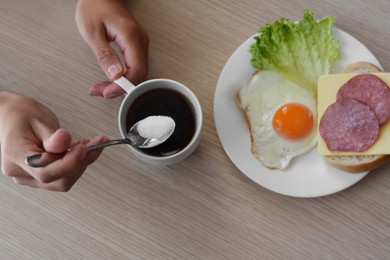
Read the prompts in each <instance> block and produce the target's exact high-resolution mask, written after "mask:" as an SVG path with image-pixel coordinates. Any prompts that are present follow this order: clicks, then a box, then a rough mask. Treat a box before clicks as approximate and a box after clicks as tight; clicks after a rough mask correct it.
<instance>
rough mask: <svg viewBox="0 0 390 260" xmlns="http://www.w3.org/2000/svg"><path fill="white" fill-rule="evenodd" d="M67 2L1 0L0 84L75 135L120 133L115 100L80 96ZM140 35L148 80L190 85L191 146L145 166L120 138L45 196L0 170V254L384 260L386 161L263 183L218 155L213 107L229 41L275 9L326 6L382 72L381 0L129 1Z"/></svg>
mask: <svg viewBox="0 0 390 260" xmlns="http://www.w3.org/2000/svg"><path fill="white" fill-rule="evenodd" d="M75 7H76V0H68V1H61V0H51V1H45V0H18V1H14V0H1V1H0V17H1V22H0V90H13V91H17V92H20V93H22V94H25V95H30V96H33V97H34V98H36V99H38V100H39V101H41V102H42V103H44V104H45V105H47V106H48V107H50V108H51V109H52V110H53V111H54V112H55V113H56V114H57V115H58V117H59V118H60V120H61V123H62V126H63V127H64V128H66V129H68V130H69V131H71V133H72V135H73V136H74V138H79V137H89V136H95V135H97V134H105V135H107V136H109V137H111V138H116V137H118V136H119V130H118V125H117V113H118V110H119V106H120V103H121V101H122V98H117V99H115V100H104V99H102V98H97V97H90V96H89V95H88V87H89V86H90V85H91V84H92V83H94V82H97V81H100V80H104V79H105V76H104V75H103V73H102V72H101V70H100V67H99V66H98V64H97V62H96V60H95V57H94V55H93V53H92V51H91V50H90V49H89V47H88V46H87V45H86V44H85V42H84V41H83V39H82V38H81V36H80V35H79V33H78V31H77V28H76V24H75V19H74V12H75ZM128 7H129V8H130V9H131V10H132V12H133V14H134V15H135V17H136V18H137V19H138V20H139V22H140V23H141V24H142V25H143V26H144V27H145V28H146V29H147V31H148V32H149V37H150V60H151V68H150V75H149V77H150V78H158V77H164V78H172V79H175V80H177V81H180V82H182V83H184V84H185V85H187V86H189V87H190V88H191V89H192V90H193V91H194V93H195V94H196V95H197V96H198V98H199V99H200V102H201V105H202V107H203V111H204V126H203V136H202V140H201V143H200V145H199V147H198V149H197V150H196V151H195V152H194V153H193V154H192V155H191V156H190V157H189V158H188V159H186V160H185V161H183V162H182V163H179V164H177V165H173V166H167V167H157V166H151V165H146V164H145V163H143V162H141V161H139V160H138V159H136V158H135V157H134V156H132V155H131V154H130V152H129V150H128V148H127V147H125V146H116V147H111V148H108V149H106V150H105V151H104V153H103V154H102V156H101V157H100V158H99V160H98V161H97V162H96V163H94V164H93V165H92V166H91V167H90V168H89V169H88V170H87V172H86V173H85V174H84V175H83V177H82V178H81V179H80V180H79V181H78V183H77V184H76V185H75V186H74V187H73V189H72V190H71V191H70V192H68V193H55V192H47V191H43V190H37V189H31V188H27V187H23V186H18V185H16V184H14V183H13V182H12V180H11V179H9V178H7V177H5V176H3V175H1V176H0V259H389V258H390V246H389V245H390V220H389V215H390V200H389V197H390V175H389V173H388V172H389V170H390V166H385V167H383V168H381V169H379V170H376V171H374V172H371V173H369V174H368V175H367V176H366V177H365V178H364V179H363V180H361V181H360V182H358V183H357V184H355V185H353V186H352V187H350V188H348V189H346V190H344V191H341V192H339V193H336V194H333V195H330V196H325V197H319V198H312V199H302V198H293V197H287V196H283V195H280V194H277V193H274V192H271V191H269V190H267V189H265V188H263V187H261V186H259V185H257V184H255V183H254V182H252V181H251V180H249V179H248V178H247V177H246V176H245V175H244V174H243V173H241V172H240V171H239V170H238V169H237V168H236V167H235V165H234V164H233V163H232V162H231V161H230V159H229V158H228V156H227V155H226V154H225V152H224V150H223V148H222V146H221V144H220V141H219V139H218V136H217V133H216V129H215V125H214V117H213V101H214V92H215V88H216V84H217V80H218V77H219V74H220V72H221V70H222V68H223V66H224V64H225V63H226V61H227V59H228V58H229V57H230V55H231V54H232V53H233V52H234V50H235V49H236V48H237V47H238V46H239V45H240V44H241V43H242V42H243V41H245V40H246V39H248V37H250V36H251V35H253V34H254V33H255V32H256V31H257V30H258V28H259V27H261V26H262V25H264V24H266V23H268V22H272V21H274V20H276V19H278V18H280V17H282V16H283V17H286V18H289V19H293V20H299V19H300V18H301V17H302V14H303V10H304V9H305V8H308V9H310V10H312V11H314V12H315V13H316V14H317V16H318V17H322V16H324V15H334V16H335V17H336V26H337V27H339V28H341V29H342V30H345V31H347V32H348V33H350V34H351V35H353V36H354V37H356V38H357V39H359V41H361V42H362V43H363V44H365V45H366V46H367V47H368V48H369V49H370V50H371V51H372V52H373V54H374V55H375V56H376V57H377V58H378V59H379V61H380V62H381V64H382V66H383V67H384V69H385V70H386V71H390V47H389V43H390V34H389V32H390V23H389V19H388V12H389V10H390V2H389V1H387V0H372V1H363V0H355V1H341V0H326V1H304V0H297V1H288V0H275V1H263V0H257V1H256V0H241V1H232V0H207V1H206V0H197V1H184V0H182V1H180V0H134V1H128Z"/></svg>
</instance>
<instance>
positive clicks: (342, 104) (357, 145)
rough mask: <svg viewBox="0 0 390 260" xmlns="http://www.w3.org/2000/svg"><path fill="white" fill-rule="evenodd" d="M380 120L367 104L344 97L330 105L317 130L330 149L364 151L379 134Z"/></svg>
mask: <svg viewBox="0 0 390 260" xmlns="http://www.w3.org/2000/svg"><path fill="white" fill-rule="evenodd" d="M379 128H380V126H379V122H378V119H377V117H376V115H375V113H374V111H373V110H372V109H371V108H370V106H368V105H367V104H365V103H363V102H360V101H358V100H356V99H351V98H343V99H339V100H337V102H336V103H333V104H332V105H330V106H329V107H328V108H327V110H326V111H325V113H324V115H323V116H322V118H321V121H320V125H319V131H320V135H321V136H322V138H323V139H324V140H325V142H326V144H327V146H328V149H329V150H330V151H344V152H363V151H366V150H367V149H368V148H370V147H371V146H372V145H373V144H374V143H375V141H376V139H377V138H378V135H379Z"/></svg>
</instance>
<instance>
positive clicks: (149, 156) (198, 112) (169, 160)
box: [115, 77, 203, 165]
mask: <svg viewBox="0 0 390 260" xmlns="http://www.w3.org/2000/svg"><path fill="white" fill-rule="evenodd" d="M115 83H116V84H118V85H119V86H120V87H122V88H123V89H124V90H125V91H126V93H127V94H126V96H125V98H124V100H123V101H122V104H121V106H120V109H119V115H118V125H119V130H120V133H121V135H122V137H123V138H125V137H126V135H127V132H128V130H129V128H130V127H131V125H132V124H133V123H135V122H128V120H129V119H128V114H132V116H131V118H132V119H134V118H136V117H139V116H143V115H137V114H134V113H137V111H140V110H142V107H143V106H145V107H147V106H151V105H152V106H153V105H154V103H153V104H150V103H149V104H144V103H142V101H141V100H140V99H141V98H144V97H145V95H146V96H147V95H148V93H151V91H154V92H155V93H157V92H156V91H161V90H162V89H164V90H166V92H171V91H174V92H176V93H179V94H181V96H183V97H184V99H183V100H186V103H187V104H188V105H187V106H188V108H189V110H191V112H192V116H193V120H194V129H192V131H193V134H190V135H191V137H190V136H188V140H187V141H186V142H185V143H187V142H188V143H187V144H186V145H185V146H184V147H181V148H178V149H177V150H174V151H171V152H168V153H165V154H164V153H163V154H159V155H156V154H154V153H150V151H155V150H156V149H157V150H158V149H160V147H161V148H165V147H164V145H165V146H166V147H167V146H168V145H171V146H175V145H173V143H174V142H173V141H171V138H173V139H172V140H175V138H176V137H175V134H176V131H179V130H180V127H181V125H183V123H182V122H176V121H175V123H176V127H175V132H174V133H173V134H172V136H171V137H170V138H169V139H168V140H167V141H166V142H165V143H163V144H161V145H159V146H157V147H155V148H149V149H139V148H136V147H133V146H131V145H128V146H129V148H130V150H131V151H132V152H133V154H134V155H135V156H136V157H137V158H139V159H141V160H142V161H145V162H147V163H150V164H154V165H169V164H174V163H178V162H180V161H182V160H184V159H185V158H187V157H188V156H189V155H190V154H191V153H192V152H193V151H194V150H195V149H196V147H197V146H198V144H199V142H200V137H201V132H202V123H203V114H202V108H201V106H200V103H199V100H198V99H197V97H196V96H195V94H194V93H193V92H192V91H191V90H190V89H189V88H188V87H186V86H185V85H183V84H181V83H179V82H177V81H174V80H170V79H152V80H148V81H145V82H143V83H141V84H139V85H138V86H136V87H135V86H134V85H133V84H132V83H131V82H129V81H128V80H127V79H126V78H124V77H121V78H119V79H117V80H115ZM159 93H160V92H159ZM160 94H161V93H160ZM156 95H157V94H156ZM141 96H142V97H141ZM163 99H164V97H163V96H161V100H163ZM173 103H174V102H173ZM135 105H137V106H138V108H140V109H138V108H135V109H134V106H135ZM165 105H169V104H165ZM157 107H158V106H157V105H156V108H157ZM137 109H138V110H137ZM129 110H131V111H129ZM135 110H137V111H135ZM157 110H158V109H157ZM159 111H160V110H159ZM159 111H157V112H159ZM182 111H186V109H184V110H182ZM183 113H184V112H183ZM150 115H152V114H150ZM154 115H157V114H154ZM161 115H162V114H161ZM164 115H167V114H164ZM147 116H148V115H146V116H144V117H147ZM189 116H190V115H189ZM171 117H172V118H173V119H174V120H175V118H174V117H173V116H171ZM190 117H191V116H190ZM139 119H143V118H139ZM130 121H131V120H130ZM178 142H179V141H176V142H175V143H174V144H177V143H178ZM179 146H180V145H179ZM150 149H154V150H150Z"/></svg>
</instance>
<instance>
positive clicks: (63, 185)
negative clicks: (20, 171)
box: [13, 168, 85, 192]
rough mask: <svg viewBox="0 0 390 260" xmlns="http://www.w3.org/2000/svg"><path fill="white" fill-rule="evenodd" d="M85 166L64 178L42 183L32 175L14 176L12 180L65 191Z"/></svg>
mask: <svg viewBox="0 0 390 260" xmlns="http://www.w3.org/2000/svg"><path fill="white" fill-rule="evenodd" d="M84 171H85V168H82V169H80V171H79V172H78V173H76V174H74V175H71V176H69V177H66V178H62V179H59V180H56V181H53V182H50V183H42V182H39V181H37V180H36V179H34V178H33V177H15V178H13V181H14V182H15V183H16V184H18V185H24V186H29V187H31V188H39V189H45V190H50V191H59V192H67V191H69V190H70V189H71V188H72V187H73V186H74V184H75V183H76V182H77V181H78V180H79V179H80V177H81V176H82V174H83V172H84Z"/></svg>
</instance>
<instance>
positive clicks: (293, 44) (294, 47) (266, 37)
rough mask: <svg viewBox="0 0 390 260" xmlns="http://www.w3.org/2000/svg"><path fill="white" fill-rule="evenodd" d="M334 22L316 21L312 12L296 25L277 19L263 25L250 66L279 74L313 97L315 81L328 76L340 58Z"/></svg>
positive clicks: (251, 48)
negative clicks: (307, 91)
mask: <svg viewBox="0 0 390 260" xmlns="http://www.w3.org/2000/svg"><path fill="white" fill-rule="evenodd" d="M334 22H335V18H334V17H333V16H326V17H324V18H322V19H318V20H316V19H314V13H313V12H310V11H309V10H305V11H304V17H303V19H302V20H301V21H300V22H298V23H295V22H292V21H290V20H287V19H285V18H280V19H279V20H277V21H276V22H274V23H271V24H267V25H265V26H264V27H262V28H260V30H259V35H258V36H255V37H254V39H255V41H256V42H255V43H253V44H252V45H251V46H250V49H249V51H250V53H251V55H252V57H251V64H252V65H253V66H254V67H255V68H258V69H261V70H273V71H276V72H279V73H282V74H284V75H286V76H287V77H289V78H290V79H291V80H292V81H294V82H296V83H297V84H299V85H301V86H303V87H305V88H306V89H308V90H309V91H311V92H312V93H313V95H316V94H317V81H318V78H319V77H320V76H321V75H323V74H328V73H329V72H330V70H331V67H332V64H333V63H334V62H335V61H337V60H338V59H339V57H340V43H339V41H338V40H336V39H335V38H334V36H333V31H332V27H333V24H334Z"/></svg>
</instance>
